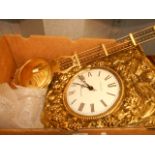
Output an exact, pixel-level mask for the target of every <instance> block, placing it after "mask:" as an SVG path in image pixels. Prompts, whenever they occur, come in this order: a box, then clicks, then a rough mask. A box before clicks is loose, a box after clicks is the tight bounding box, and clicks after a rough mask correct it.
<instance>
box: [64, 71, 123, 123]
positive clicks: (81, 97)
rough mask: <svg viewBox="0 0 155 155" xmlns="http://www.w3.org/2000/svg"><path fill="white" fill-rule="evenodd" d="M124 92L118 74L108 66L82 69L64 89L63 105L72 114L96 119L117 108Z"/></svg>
mask: <svg viewBox="0 0 155 155" xmlns="http://www.w3.org/2000/svg"><path fill="white" fill-rule="evenodd" d="M123 93H124V85H123V81H122V80H121V78H120V76H119V75H118V74H117V73H116V72H114V70H112V69H110V68H92V69H84V70H82V71H80V72H78V73H76V74H75V75H74V76H73V77H72V78H71V80H70V81H69V83H68V84H67V86H66V88H65V90H64V96H63V97H64V101H63V103H64V105H65V107H66V109H67V110H68V111H69V112H70V113H72V114H73V115H74V116H76V117H79V118H82V119H88V120H93V119H98V118H101V117H103V116H106V115H108V114H109V113H111V112H112V111H114V110H115V109H117V108H118V106H119V105H120V101H121V100H122V97H123Z"/></svg>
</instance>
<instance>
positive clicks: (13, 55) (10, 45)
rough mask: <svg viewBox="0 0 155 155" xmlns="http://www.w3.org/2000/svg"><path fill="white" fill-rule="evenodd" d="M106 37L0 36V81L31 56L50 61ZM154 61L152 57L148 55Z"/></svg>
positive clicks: (7, 131) (108, 131)
mask: <svg viewBox="0 0 155 155" xmlns="http://www.w3.org/2000/svg"><path fill="white" fill-rule="evenodd" d="M110 41H113V40H109V39H89V38H88V39H87V38H83V39H79V40H76V41H72V40H70V39H68V38H65V37H52V36H51V37H47V36H31V37H29V38H23V37H22V36H20V35H6V36H2V37H0V71H1V74H0V83H3V82H9V81H10V80H11V79H12V77H13V75H14V73H15V70H16V69H17V68H18V67H20V66H21V65H22V64H23V63H24V62H25V61H27V60H28V59H30V58H36V57H42V58H45V59H47V60H48V61H49V63H50V62H51V60H52V59H56V58H58V57H60V56H67V55H71V54H73V53H74V52H75V51H76V52H80V51H83V50H86V49H89V48H92V47H94V46H96V45H98V44H100V43H108V42H110ZM149 58H150V59H151V60H152V62H154V60H155V59H154V57H149ZM88 133H89V134H155V131H154V130H148V129H145V128H144V129H143V128H139V129H135V128H134V129H132V128H130V129H129V128H127V129H123V128H120V129H118V128H117V129H98V130H80V131H79V132H78V133H74V132H67V131H63V130H51V129H0V134H88Z"/></svg>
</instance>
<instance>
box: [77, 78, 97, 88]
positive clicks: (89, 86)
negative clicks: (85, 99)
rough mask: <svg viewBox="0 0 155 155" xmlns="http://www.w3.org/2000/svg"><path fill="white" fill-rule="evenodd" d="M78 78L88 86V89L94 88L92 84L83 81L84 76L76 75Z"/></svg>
mask: <svg viewBox="0 0 155 155" xmlns="http://www.w3.org/2000/svg"><path fill="white" fill-rule="evenodd" d="M78 78H79V79H80V80H81V81H82V82H83V83H84V84H85V85H86V86H87V88H88V89H89V90H95V89H94V88H93V86H91V85H89V84H88V83H87V82H86V81H85V79H84V76H78Z"/></svg>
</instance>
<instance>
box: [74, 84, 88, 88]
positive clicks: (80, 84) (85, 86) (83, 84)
mask: <svg viewBox="0 0 155 155" xmlns="http://www.w3.org/2000/svg"><path fill="white" fill-rule="evenodd" d="M73 84H74V85H79V86H82V87H86V88H88V87H87V86H86V85H84V84H80V83H73Z"/></svg>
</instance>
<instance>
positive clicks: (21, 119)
mask: <svg viewBox="0 0 155 155" xmlns="http://www.w3.org/2000/svg"><path fill="white" fill-rule="evenodd" d="M16 87H17V89H13V88H11V87H10V86H9V84H7V83H3V84H0V128H43V125H42V123H41V120H40V117H41V111H42V108H43V105H44V100H45V95H46V92H47V89H46V88H43V89H41V88H26V87H22V86H16Z"/></svg>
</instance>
